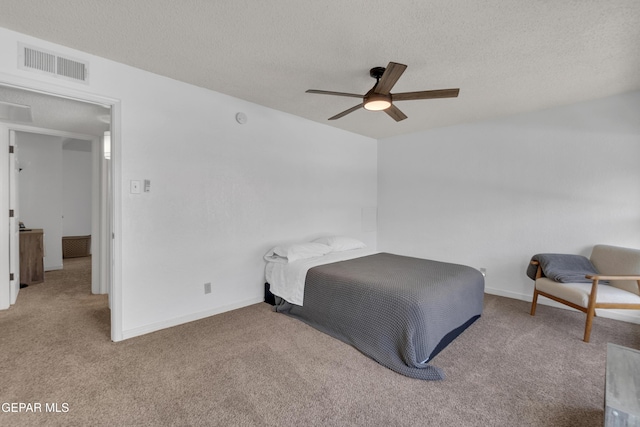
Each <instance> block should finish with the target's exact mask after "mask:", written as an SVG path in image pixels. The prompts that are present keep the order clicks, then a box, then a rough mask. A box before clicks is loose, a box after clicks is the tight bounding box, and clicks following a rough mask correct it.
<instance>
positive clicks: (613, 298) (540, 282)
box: [536, 277, 640, 308]
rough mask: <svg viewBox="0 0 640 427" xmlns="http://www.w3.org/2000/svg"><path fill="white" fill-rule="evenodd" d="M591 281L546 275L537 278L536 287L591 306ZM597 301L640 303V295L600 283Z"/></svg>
mask: <svg viewBox="0 0 640 427" xmlns="http://www.w3.org/2000/svg"><path fill="white" fill-rule="evenodd" d="M591 286H592V284H591V283H559V282H556V281H553V280H551V279H549V278H546V277H541V278H539V279H537V280H536V289H537V290H539V291H541V292H545V293H547V294H550V295H553V296H556V297H558V298H562V299H563V300H566V301H569V302H572V303H574V304H576V305H579V306H580V307H584V308H587V307H588V306H589V294H590V293H591ZM596 303H598V304H601V303H615V304H640V296H638V295H636V294H634V293H632V292H628V291H625V290H623V289H620V288H616V287H614V286H610V285H598V295H597V297H596Z"/></svg>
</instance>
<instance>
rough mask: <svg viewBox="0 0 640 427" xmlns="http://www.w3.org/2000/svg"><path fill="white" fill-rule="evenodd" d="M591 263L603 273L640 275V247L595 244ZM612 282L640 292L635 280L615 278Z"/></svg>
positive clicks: (634, 291)
mask: <svg viewBox="0 0 640 427" xmlns="http://www.w3.org/2000/svg"><path fill="white" fill-rule="evenodd" d="M591 263H592V264H593V266H594V267H595V268H596V270H598V272H600V273H601V274H617V275H640V249H631V248H622V247H619V246H609V245H595V246H594V247H593V251H592V252H591ZM610 284H611V285H613V286H615V287H616V288H621V289H625V290H627V291H630V292H633V293H635V294H640V293H639V292H638V284H637V282H635V281H633V280H614V281H611V282H610Z"/></svg>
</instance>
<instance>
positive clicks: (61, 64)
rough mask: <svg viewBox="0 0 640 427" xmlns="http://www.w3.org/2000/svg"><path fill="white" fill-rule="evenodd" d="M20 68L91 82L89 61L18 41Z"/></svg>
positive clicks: (76, 80)
mask: <svg viewBox="0 0 640 427" xmlns="http://www.w3.org/2000/svg"><path fill="white" fill-rule="evenodd" d="M18 68H20V69H23V70H29V71H36V72H40V73H44V74H48V75H50V76H54V77H60V78H63V79H66V80H72V81H74V82H82V83H87V84H88V83H89V62H87V61H79V60H77V59H72V58H69V57H64V56H62V55H59V54H57V53H55V52H51V51H47V50H44V49H39V48H35V47H33V46H27V45H24V44H22V43H18Z"/></svg>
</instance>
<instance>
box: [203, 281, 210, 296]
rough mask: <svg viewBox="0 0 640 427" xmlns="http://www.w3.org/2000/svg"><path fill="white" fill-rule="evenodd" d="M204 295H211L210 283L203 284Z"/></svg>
mask: <svg viewBox="0 0 640 427" xmlns="http://www.w3.org/2000/svg"><path fill="white" fill-rule="evenodd" d="M204 293H205V294H210V293H211V283H210V282H209V283H205V284H204Z"/></svg>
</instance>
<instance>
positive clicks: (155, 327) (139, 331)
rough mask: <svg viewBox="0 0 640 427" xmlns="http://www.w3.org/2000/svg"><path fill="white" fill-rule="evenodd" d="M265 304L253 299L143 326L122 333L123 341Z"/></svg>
mask: <svg viewBox="0 0 640 427" xmlns="http://www.w3.org/2000/svg"><path fill="white" fill-rule="evenodd" d="M259 302H264V298H262V297H261V298H252V299H249V300H245V301H239V302H237V303H234V304H229V305H224V306H222V307H216V308H213V309H211V310H205V311H201V312H199V313H193V314H189V315H187V316H181V317H176V318H174V319H169V320H165V321H162V322H158V323H152V324H150V325H145V326H141V327H139V328H133V329H128V330H124V331H122V339H123V340H126V339H129V338H133V337H137V336H140V335H144V334H148V333H151V332H156V331H159V330H161V329H166V328H171V327H173V326H178V325H182V324H184V323H189V322H193V321H195V320H200V319H204V318H205V317H210V316H215V315H216V314H221V313H225V312H227V311H231V310H237V309H239V308H242V307H246V306H249V305H253V304H257V303H259Z"/></svg>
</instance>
